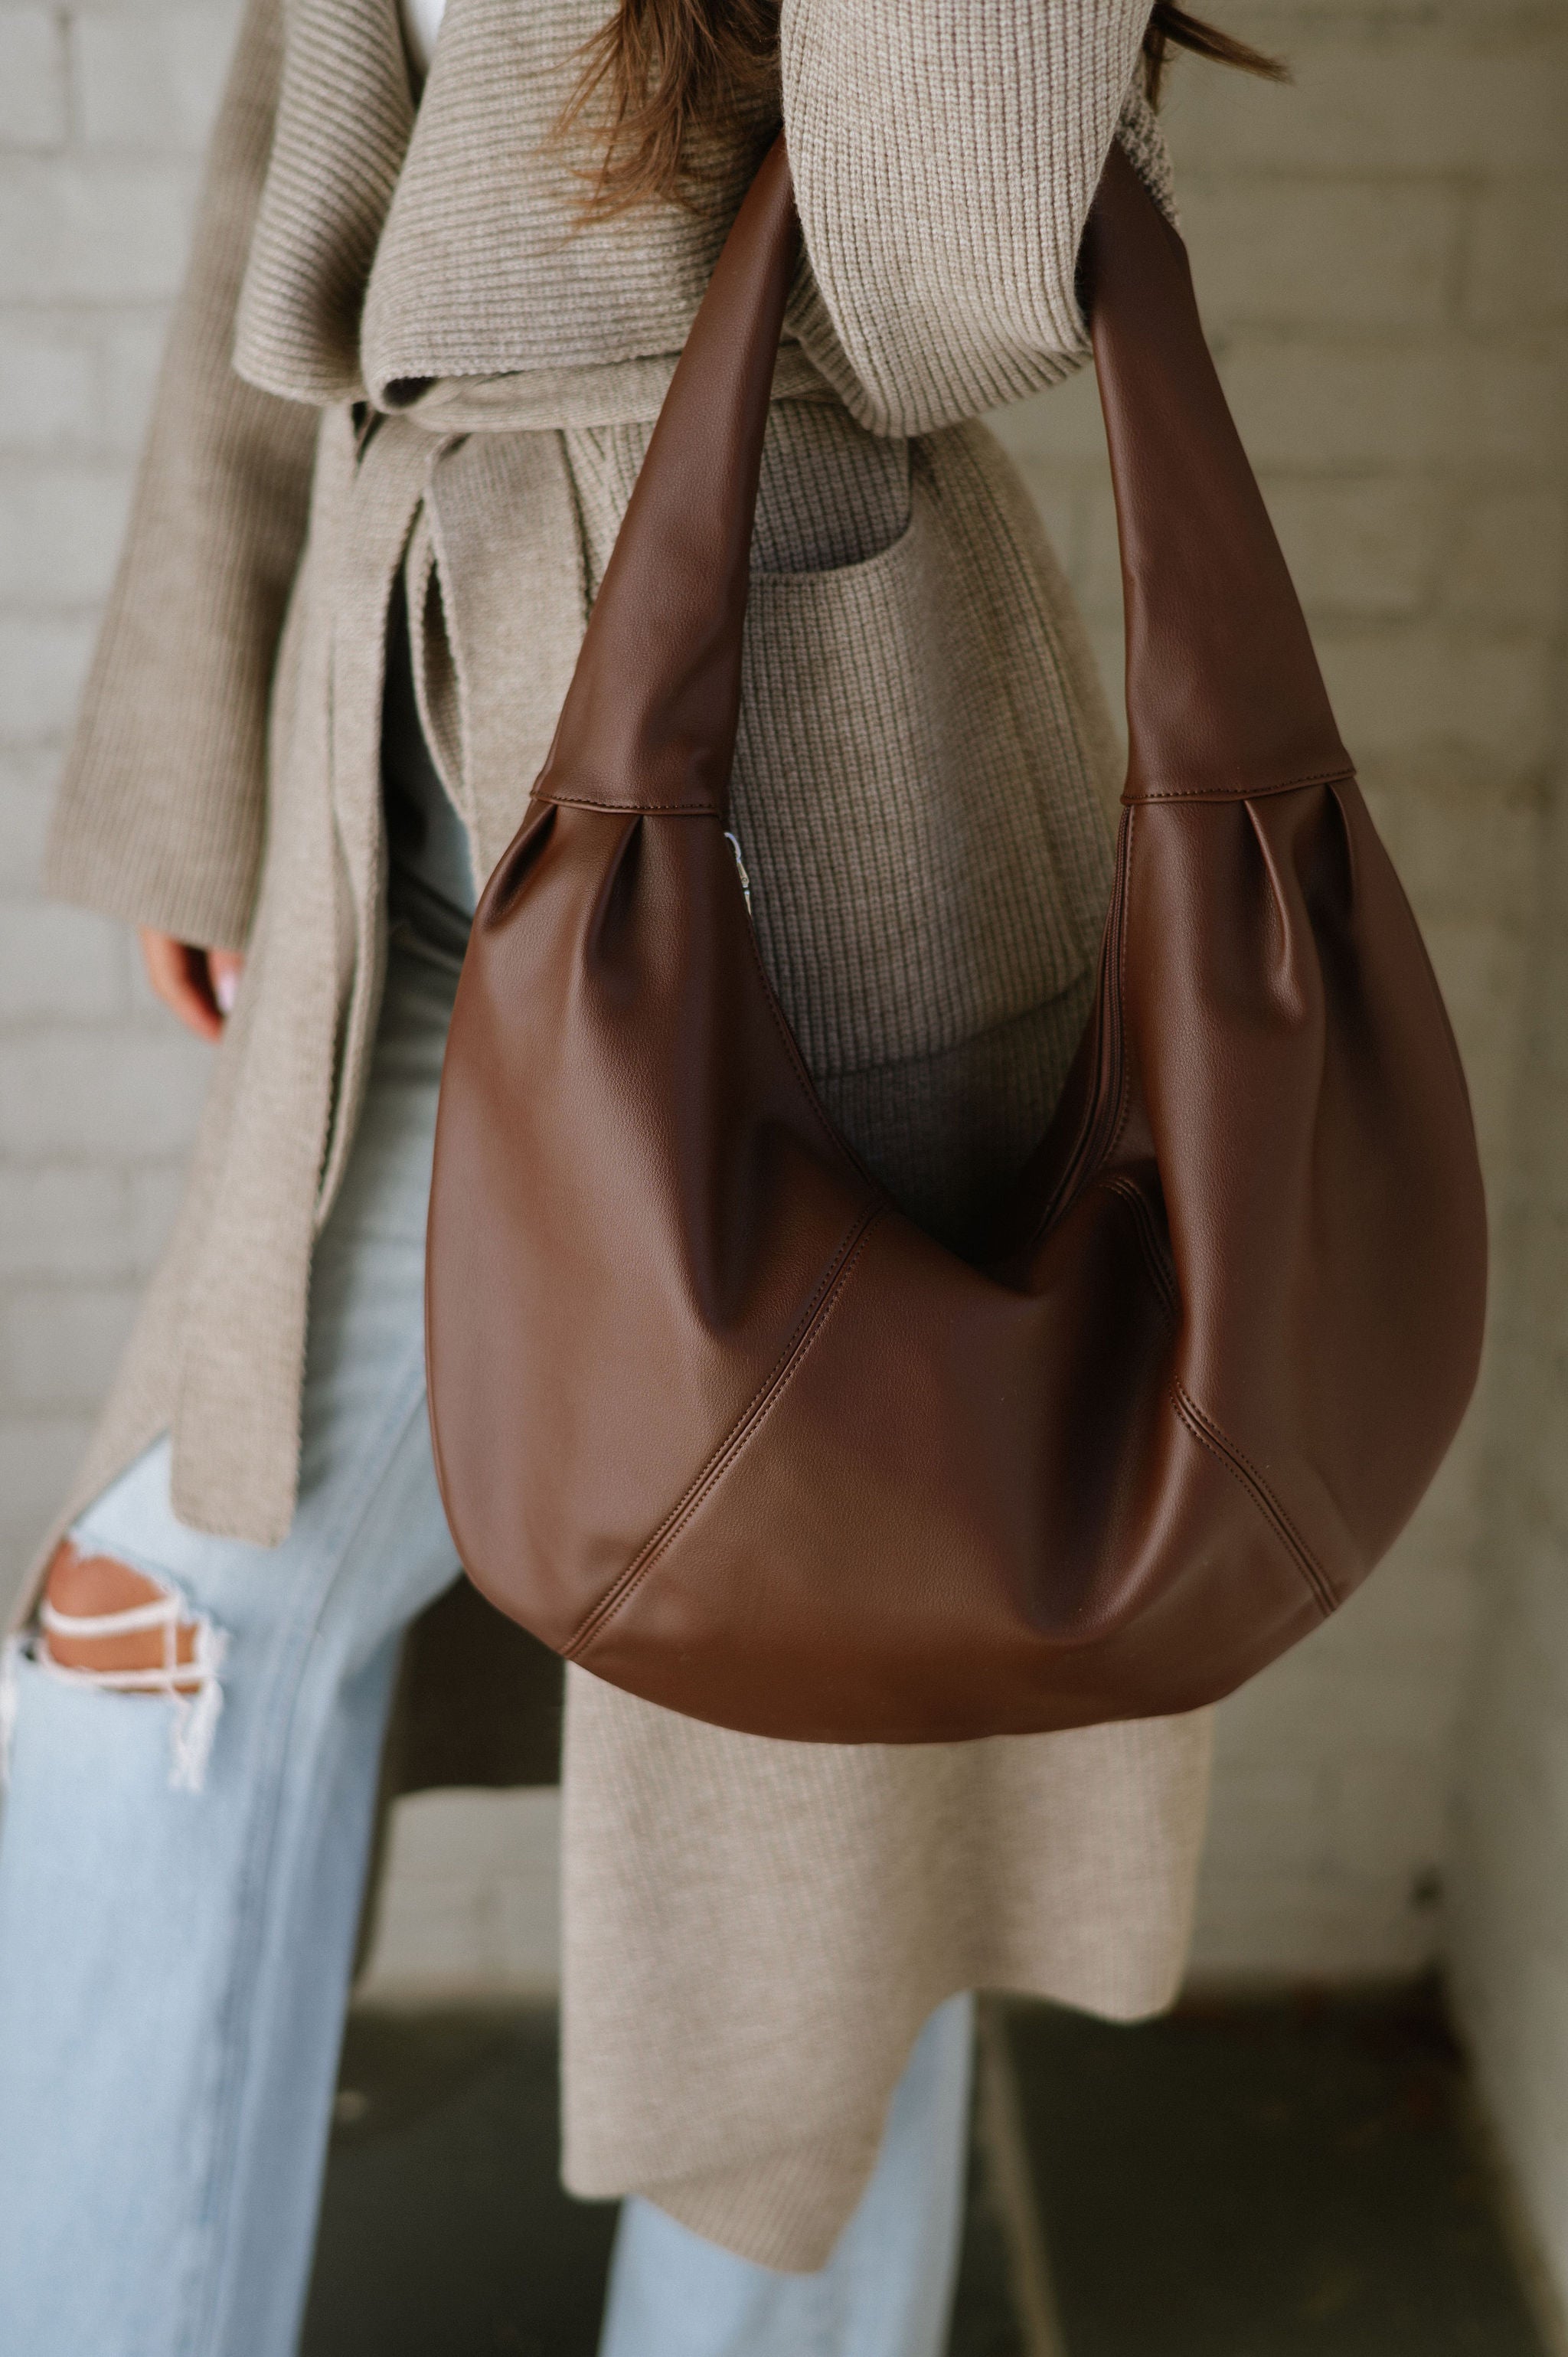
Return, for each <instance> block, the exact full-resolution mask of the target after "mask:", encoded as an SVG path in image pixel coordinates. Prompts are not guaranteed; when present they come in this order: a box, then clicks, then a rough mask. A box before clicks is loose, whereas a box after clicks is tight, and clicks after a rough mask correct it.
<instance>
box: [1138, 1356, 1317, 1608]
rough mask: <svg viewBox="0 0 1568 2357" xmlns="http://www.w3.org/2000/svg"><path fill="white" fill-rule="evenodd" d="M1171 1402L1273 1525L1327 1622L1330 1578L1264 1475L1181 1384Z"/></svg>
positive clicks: (1174, 1386) (1175, 1387) (1173, 1390)
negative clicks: (1264, 1478) (1252, 1464)
mask: <svg viewBox="0 0 1568 2357" xmlns="http://www.w3.org/2000/svg"><path fill="white" fill-rule="evenodd" d="M1171 1400H1172V1404H1173V1405H1174V1406H1175V1408H1176V1414H1177V1415H1179V1416H1180V1418H1181V1420H1182V1422H1183V1423H1184V1424H1185V1425H1186V1426H1187V1430H1188V1431H1189V1432H1190V1433H1191V1434H1192V1437H1193V1438H1194V1439H1195V1440H1196V1441H1197V1443H1198V1444H1199V1446H1200V1447H1201V1448H1207V1449H1208V1453H1209V1455H1210V1456H1211V1457H1213V1458H1215V1459H1216V1460H1217V1462H1218V1463H1219V1464H1221V1465H1223V1466H1224V1467H1225V1469H1226V1470H1227V1471H1228V1472H1229V1473H1230V1475H1231V1476H1232V1478H1233V1479H1234V1480H1236V1481H1237V1483H1238V1484H1239V1485H1240V1488H1242V1489H1243V1490H1245V1491H1246V1492H1247V1494H1248V1496H1249V1497H1250V1498H1251V1500H1252V1501H1253V1503H1254V1504H1255V1505H1256V1506H1258V1507H1259V1508H1260V1510H1261V1511H1262V1513H1263V1514H1264V1515H1266V1517H1267V1518H1268V1520H1269V1521H1270V1522H1271V1523H1273V1526H1274V1529H1275V1531H1276V1532H1277V1533H1278V1534H1279V1536H1280V1537H1281V1538H1282V1539H1283V1542H1284V1544H1285V1545H1286V1546H1287V1547H1288V1548H1289V1549H1290V1552H1291V1554H1292V1555H1294V1557H1295V1560H1296V1563H1297V1566H1299V1568H1300V1570H1301V1572H1302V1575H1303V1577H1305V1581H1306V1584H1307V1586H1308V1587H1310V1589H1311V1590H1312V1596H1313V1601H1314V1602H1315V1603H1316V1606H1317V1608H1318V1610H1319V1611H1320V1612H1321V1613H1322V1614H1323V1617H1324V1619H1325V1620H1327V1618H1328V1617H1329V1615H1330V1614H1331V1613H1332V1612H1333V1611H1334V1609H1335V1608H1336V1603H1337V1598H1336V1597H1335V1594H1334V1590H1333V1588H1332V1587H1330V1586H1329V1583H1328V1579H1327V1577H1326V1574H1325V1572H1324V1571H1323V1569H1322V1566H1320V1565H1319V1563H1318V1561H1317V1558H1316V1555H1314V1554H1313V1552H1312V1550H1311V1548H1310V1547H1309V1546H1308V1545H1307V1544H1306V1542H1305V1539H1304V1538H1303V1537H1302V1535H1301V1534H1300V1532H1299V1531H1298V1530H1297V1529H1296V1527H1295V1524H1294V1523H1293V1522H1292V1521H1291V1518H1290V1516H1289V1515H1288V1514H1287V1513H1286V1512H1285V1510H1284V1508H1283V1506H1282V1505H1281V1503H1280V1501H1279V1500H1278V1499H1277V1498H1276V1497H1275V1496H1274V1493H1273V1491H1272V1490H1271V1489H1270V1488H1269V1486H1268V1484H1267V1482H1266V1481H1265V1480H1263V1478H1262V1474H1260V1473H1259V1472H1258V1471H1257V1470H1256V1469H1255V1468H1254V1467H1253V1466H1251V1464H1249V1462H1248V1460H1247V1458H1245V1457H1244V1456H1243V1454H1242V1452H1241V1451H1240V1449H1239V1448H1237V1446H1236V1444H1235V1442H1234V1441H1233V1440H1231V1439H1230V1437H1229V1436H1228V1435H1227V1434H1226V1433H1224V1432H1222V1431H1221V1430H1220V1428H1219V1426H1218V1425H1217V1424H1216V1423H1215V1422H1214V1420H1213V1418H1212V1417H1211V1416H1207V1415H1205V1414H1204V1412H1203V1410H1202V1409H1201V1408H1200V1407H1199V1406H1198V1405H1197V1401H1196V1400H1195V1399H1194V1398H1193V1397H1192V1395H1191V1394H1190V1393H1189V1392H1188V1391H1187V1390H1186V1388H1185V1387H1184V1386H1183V1385H1182V1384H1181V1383H1179V1382H1173V1383H1172V1384H1171Z"/></svg>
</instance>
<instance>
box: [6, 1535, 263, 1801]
mask: <svg viewBox="0 0 1568 2357" xmlns="http://www.w3.org/2000/svg"><path fill="white" fill-rule="evenodd" d="M226 1645H227V1640H226V1638H225V1637H224V1635H223V1633H222V1632H221V1631H220V1630H219V1629H217V1628H216V1627H215V1626H214V1625H213V1622H212V1620H210V1619H209V1616H208V1615H207V1614H206V1613H203V1612H198V1611H196V1610H194V1609H192V1608H191V1607H190V1606H189V1605H188V1603H187V1602H186V1599H185V1598H183V1597H182V1596H181V1594H180V1592H179V1590H178V1588H177V1587H176V1586H175V1584H174V1582H173V1581H172V1580H168V1579H163V1578H160V1577H156V1575H154V1574H153V1573H150V1572H145V1571H138V1570H136V1569H135V1568H134V1566H132V1565H131V1564H128V1563H122V1562H121V1561H120V1560H119V1558H118V1557H117V1556H115V1555H88V1554H84V1553H83V1552H82V1550H81V1548H80V1547H79V1546H78V1545H77V1544H76V1542H75V1541H74V1540H73V1539H70V1538H66V1539H62V1540H61V1541H60V1543H59V1546H58V1547H56V1549H55V1551H54V1554H53V1555H51V1556H50V1558H49V1566H48V1572H47V1573H46V1575H45V1579H44V1592H43V1598H42V1601H41V1602H40V1604H39V1606H38V1632H37V1635H36V1636H35V1638H34V1640H33V1642H32V1645H31V1647H30V1649H29V1650H30V1652H31V1654H32V1658H33V1660H34V1661H35V1662H36V1663H38V1665H39V1667H40V1668H42V1669H44V1670H47V1671H48V1672H49V1673H51V1674H53V1675H55V1676H57V1677H60V1678H64V1679H66V1680H67V1681H68V1682H70V1683H71V1684H86V1685H91V1686H101V1687H106V1688H108V1689H109V1690H110V1691H112V1692H113V1693H116V1694H143V1695H149V1696H151V1695H165V1696H166V1697H168V1698H169V1699H170V1700H171V1701H172V1702H173V1703H174V1705H175V1718H174V1756H173V1760H172V1764H171V1769H170V1779H169V1781H170V1782H171V1783H173V1784H174V1785H175V1786H177V1787H178V1788H183V1789H184V1790H186V1791H188V1792H199V1791H200V1789H201V1785H202V1782H203V1780H204V1778H205V1776H206V1771H207V1762H208V1759H209V1754H210V1752H211V1749H212V1736H213V1730H214V1728H215V1727H216V1726H217V1723H218V1715H219V1713H220V1710H221V1709H222V1706H223V1692H222V1688H221V1686H220V1684H219V1680H218V1672H219V1670H220V1667H221V1664H222V1661H223V1654H224V1652H225V1649H226Z"/></svg>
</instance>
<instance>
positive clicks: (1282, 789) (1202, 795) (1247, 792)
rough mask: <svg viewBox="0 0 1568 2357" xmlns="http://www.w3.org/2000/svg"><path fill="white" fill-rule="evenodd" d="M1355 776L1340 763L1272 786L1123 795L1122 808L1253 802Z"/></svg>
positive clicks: (1349, 765)
mask: <svg viewBox="0 0 1568 2357" xmlns="http://www.w3.org/2000/svg"><path fill="white" fill-rule="evenodd" d="M1355 774H1356V770H1355V764H1354V763H1353V762H1349V761H1346V762H1343V763H1342V764H1341V765H1340V767H1339V768H1338V769H1337V770H1308V771H1307V772H1306V773H1305V776H1302V777H1299V778H1282V779H1280V780H1278V782H1277V783H1276V784H1274V785H1272V786H1240V787H1235V786H1171V787H1168V788H1166V789H1165V791H1157V792H1149V793H1146V794H1124V795H1123V796H1122V803H1123V807H1124V808H1126V809H1127V810H1136V809H1137V807H1138V805H1139V803H1140V802H1262V800H1263V799H1264V798H1265V796H1267V795H1269V794H1294V793H1298V792H1299V791H1301V789H1302V788H1303V787H1304V786H1332V785H1337V783H1338V782H1339V780H1340V779H1342V778H1353V777H1354V776H1355Z"/></svg>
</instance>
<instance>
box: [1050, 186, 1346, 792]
mask: <svg viewBox="0 0 1568 2357" xmlns="http://www.w3.org/2000/svg"><path fill="white" fill-rule="evenodd" d="M1083 267H1084V276H1085V283H1086V285H1087V289H1088V294H1089V301H1090V328H1091V333H1092V335H1093V339H1094V365H1095V371H1096V373H1097V374H1098V376H1099V379H1100V400H1101V408H1102V409H1103V411H1104V413H1105V433H1106V439H1107V441H1108V442H1109V444H1110V446H1111V472H1112V479H1113V482H1114V484H1115V490H1116V522H1117V528H1118V531H1119V533H1120V534H1121V541H1122V584H1123V588H1124V592H1125V597H1126V614H1127V728H1128V750H1129V761H1128V774H1127V787H1126V792H1125V794H1124V795H1123V797H1122V799H1123V800H1124V801H1126V802H1152V801H1162V802H1163V801H1167V800H1170V799H1173V798H1176V797H1180V798H1183V799H1188V798H1196V799H1200V800H1211V799H1219V800H1223V801H1230V800H1232V799H1235V798H1239V797H1241V796H1253V795H1257V794H1261V793H1270V792H1278V791H1282V790H1283V789H1284V788H1286V787H1289V786H1297V785H1304V784H1306V783H1308V782H1310V781H1312V780H1327V779H1330V778H1341V777H1346V776H1348V774H1349V772H1350V769H1351V761H1350V757H1349V755H1348V753H1347V752H1346V750H1345V748H1344V746H1343V745H1342V744H1341V742H1340V740H1339V731H1338V729H1337V727H1336V726H1335V725H1334V715H1333V712H1332V710H1331V709H1330V707H1329V703H1328V696H1327V693H1326V690H1325V688H1324V684H1323V675H1322V673H1320V672H1319V670H1318V667H1317V658H1316V655H1315V654H1314V652H1313V651H1312V640H1311V639H1310V638H1309V637H1308V635H1307V628H1306V622H1305V618H1304V616H1303V614H1302V610H1301V606H1300V603H1299V601H1298V599H1297V597H1296V594H1295V590H1294V587H1293V586H1292V582H1291V577H1290V574H1289V572H1288V570H1287V569H1286V565H1285V561H1284V557H1283V554H1282V552H1281V549H1280V544H1279V542H1278V541H1277V540H1276V539H1275V537H1274V529H1273V524H1272V523H1271V522H1269V514H1268V510H1267V509H1266V508H1265V507H1264V505H1263V500H1262V493H1261V492H1260V490H1259V489H1258V486H1257V483H1256V481H1255V480H1254V479H1253V475H1252V469H1251V467H1250V466H1249V464H1248V462H1247V454H1246V452H1245V451H1244V450H1243V449H1242V447H1241V440H1240V436H1239V435H1238V433H1237V431H1236V427H1235V425H1234V423H1233V422H1232V419H1231V416H1230V410H1229V409H1228V408H1227V406H1226V403H1225V395H1224V393H1223V392H1222V391H1221V389H1220V384H1219V377H1218V375H1217V374H1216V372H1215V368H1214V362H1213V360H1212V359H1211V358H1210V356H1209V350H1208V344H1207V343H1206V342H1205V340H1204V335H1203V328H1202V324H1201V322H1200V320H1199V318H1198V314H1197V298H1196V296H1194V293H1193V287H1192V274H1191V272H1190V270H1189V269H1188V266H1187V249H1186V247H1185V246H1184V245H1183V243H1182V242H1181V240H1180V238H1179V237H1178V236H1177V235H1176V231H1175V230H1174V229H1172V227H1171V226H1170V223H1169V222H1168V221H1166V220H1165V215H1164V214H1163V213H1162V212H1161V211H1160V210H1159V208H1158V207H1157V206H1156V205H1155V201H1154V199H1153V198H1152V197H1151V196H1150V195H1149V192H1148V190H1147V189H1146V188H1144V184H1143V182H1142V180H1141V179H1140V178H1138V175H1137V173H1136V171H1135V170H1134V169H1133V166H1132V164H1131V163H1130V162H1129V161H1128V159H1127V157H1126V156H1125V155H1124V154H1123V152H1122V149H1121V147H1120V146H1117V145H1112V150H1111V153H1110V156H1108V158H1107V159H1106V164H1105V168H1104V171H1103V172H1102V174H1101V180H1100V186H1099V188H1098V190H1097V191H1096V194H1095V199H1094V203H1093V205H1092V207H1091V208H1090V216H1089V224H1088V228H1087V231H1086V232H1085V237H1084V247H1083Z"/></svg>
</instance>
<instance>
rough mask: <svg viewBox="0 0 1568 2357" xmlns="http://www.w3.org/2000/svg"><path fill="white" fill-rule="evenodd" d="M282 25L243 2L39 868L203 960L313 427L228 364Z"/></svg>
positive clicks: (236, 816) (259, 783)
mask: <svg viewBox="0 0 1568 2357" xmlns="http://www.w3.org/2000/svg"><path fill="white" fill-rule="evenodd" d="M279 16H280V8H279V0H250V5H248V7H247V9H246V12H245V16H244V19H243V22H242V27H241V30H240V35H239V40H238V45H237V47H236V50H235V54H234V61H233V64H232V66H231V70H230V75H229V81H228V86H227V89H226V91H225V93H224V97H223V101H222V104H221V107H220V112H219V115H218V122H217V127H216V129H215V131H214V133H213V137H212V144H211V147H210V149H209V156H208V163H207V168H206V173H205V176H204V179H203V184H202V189H201V196H200V200H199V210H198V215H197V224H198V225H197V235H196V242H195V246H194V249H193V252H192V256H191V261H190V265H189V269H188V274H187V277H186V281H185V285H184V289H183V292H182V294H181V296H180V298H179V302H178V304H177V308H176V312H175V316H174V321H173V325H172V328H171V330H170V335H169V341H168V345H167V348H166V353H165V357H164V363H163V370H162V373H161V375H160V378H159V382H158V389H157V393H156V398H155V402H154V408H153V418H152V425H151V427H150V430H149V433H148V436H147V440H146V444H145V448H144V451H143V456H142V461H141V467H140V470H139V474H138V477H137V482H136V490H135V496H134V501H133V505H132V511H131V520H130V524H129V528H128V532H127V535H126V540H125V544H124V551H123V553H122V556H121V560H120V566H119V572H118V574H117V576H116V579H115V583H114V587H113V592H112V594H111V597H110V600H109V606H108V610H107V612H106V615H105V617H104V621H103V625H102V631H101V634H100V637H99V641H98V649H97V653H96V656H95V658H94V661H93V664H92V668H91V674H90V677H89V680H88V685H87V690H86V694H85V697H84V700H83V704H82V708H81V716H80V718H79V721H78V724H77V730H76V736H75V738H74V741H73V743H72V745H71V748H70V754H69V756H68V759H67V761H66V766H65V773H64V777H63V779H62V781H61V787H60V792H59V800H58V802H57V804H56V809H55V814H54V824H53V827H52V830H51V834H50V839H49V847H48V858H47V863H46V882H47V885H48V888H49V890H50V891H51V892H53V893H54V894H55V895H56V896H57V897H58V898H59V899H67V900H74V901H77V902H79V903H81V904H82V905H84V906H86V907H89V908H94V909H102V910H103V911H104V912H106V913H107V914H109V915H112V916H117V917H123V918H126V919H129V920H131V921H132V922H134V923H138V924H145V925H155V926H156V927H157V928H158V929H159V930H160V931H166V932H169V933H173V934H175V935H177V937H178V938H179V939H181V940H184V941H189V942H199V943H200V944H202V945H204V946H207V947H218V946H222V947H239V946H241V945H242V943H243V942H244V939H245V935H246V931H247V930H248V926H249V921H250V914H251V906H252V899H253V898H254V893H255V887H256V877H257V872H258V868H259V865H260V858H261V848H262V836H263V824H264V816H265V802H266V775H265V761H266V716H267V702H268V694H269V689H270V685H271V679H272V673H273V668H274V659H275V655H276V651H277V643H278V638H279V633H280V631H281V629H282V625H283V617H284V610H285V605H286V602H287V598H288V594H289V588H290V586H291V583H292V581H293V577H294V575H295V570H296V568H297V565H298V562H299V555H300V551H301V547H302V545H303V543H304V537H305V523H306V506H307V501H308V496H309V481H310V469H311V462H312V453H313V449H314V445H315V439H316V431H317V424H318V422H319V421H318V414H317V412H316V411H314V410H311V409H309V408H306V407H302V406H300V405H299V404H294V403H290V402H286V401H282V400H279V399H278V398H277V397H276V396H275V395H274V394H271V393H259V392H257V391H256V390H254V388H253V387H252V386H250V385H248V384H245V383H244V382H242V380H241V379H240V378H239V377H238V376H237V375H236V374H235V373H234V370H233V367H232V359H231V356H232V350H233V340H234V311H235V304H236V300H237V297H238V292H239V285H240V279H241V275H242V271H243V267H244V260H245V254H246V251H247V248H248V246H249V243H250V235H251V226H252V221H253V218H254V215H255V210H256V205H257V201H258V199H259V195H260V190H261V185H262V181H263V176H264V173H265V170H266V164H267V156H268V152H269V148H270V145H271V140H272V125H273V116H274V108H275V102H276V92H277V81H278V70H279V51H280V47H281V29H280V24H279Z"/></svg>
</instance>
